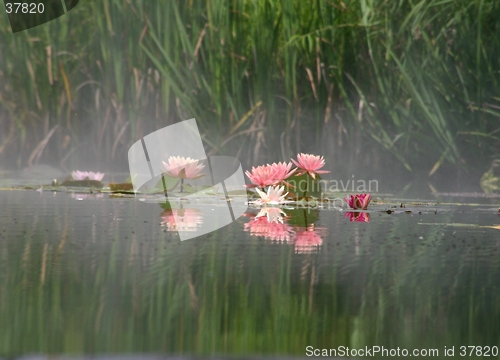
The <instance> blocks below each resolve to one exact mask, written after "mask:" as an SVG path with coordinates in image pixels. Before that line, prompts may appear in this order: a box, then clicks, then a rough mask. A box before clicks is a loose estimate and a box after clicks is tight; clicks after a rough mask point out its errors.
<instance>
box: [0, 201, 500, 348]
mask: <svg viewBox="0 0 500 360" xmlns="http://www.w3.org/2000/svg"><path fill="white" fill-rule="evenodd" d="M9 193H10V192H9ZM0 196H6V195H5V194H0ZM58 196H59V195H58ZM26 199H29V197H28V196H27V197H26ZM105 204H106V203H104V202H101V203H100V204H97V205H95V206H96V208H95V211H93V213H94V214H96V215H97V216H105V215H107V213H108V212H109V210H112V211H113V216H115V217H120V218H124V221H123V222H113V223H109V224H106V223H104V224H103V223H102V222H101V223H100V224H99V226H97V227H96V228H97V229H96V230H97V231H96V232H94V233H93V232H92V229H87V227H78V226H77V227H75V226H76V225H77V223H75V221H76V220H77V219H79V217H78V214H79V212H76V213H75V211H76V210H75V208H74V207H72V206H69V205H67V204H66V203H65V202H64V201H63V202H60V203H56V205H54V207H53V208H51V209H52V210H53V211H52V212H51V219H52V221H51V222H50V223H48V222H47V221H46V217H44V216H43V213H42V214H40V215H34V216H33V213H29V215H30V216H32V217H31V218H26V217H24V215H23V211H25V210H22V209H21V208H19V207H11V208H7V210H6V211H7V213H6V215H5V216H4V217H3V218H2V219H7V217H8V218H9V219H14V218H15V219H16V221H17V223H15V222H14V223H12V222H10V220H9V228H8V232H7V234H6V235H4V234H2V233H0V234H2V235H3V236H6V237H7V241H6V240H5V239H3V238H2V242H0V258H1V259H2V262H1V263H0V267H1V274H2V276H0V288H1V289H2V291H1V295H0V338H1V339H4V342H3V343H2V345H1V346H0V353H3V354H13V353H20V352H31V351H40V352H72V353H77V352H83V351H86V352H104V351H115V352H122V351H130V352H140V351H168V352H187V353H200V354H208V353H213V352H217V353H225V352H228V353H269V352H271V353H274V352H278V353H293V354H297V355H303V354H304V351H305V346H307V345H313V346H315V347H327V348H331V347H336V346H340V345H345V346H351V347H352V346H364V345H373V344H377V345H386V346H388V345H394V346H400V347H403V346H407V347H410V348H416V347H422V346H438V345H442V344H444V343H446V342H447V341H449V342H450V344H457V345H460V344H464V343H466V342H467V341H469V342H470V343H474V344H480V343H484V344H486V342H487V341H490V340H491V341H493V340H495V339H496V337H498V335H499V334H500V333H499V326H500V324H499V323H498V321H499V320H498V319H499V318H500V316H499V315H500V314H499V310H500V309H499V307H498V304H499V303H500V302H499V300H500V299H499V291H498V287H497V279H498V276H499V275H500V273H499V268H498V265H495V264H494V263H492V262H487V263H486V262H485V263H482V262H481V261H480V259H481V257H480V256H479V253H478V252H477V250H475V247H474V248H471V247H469V246H467V245H469V244H474V246H487V245H488V242H487V241H488V240H486V238H479V239H477V241H476V242H474V240H473V239H467V238H466V236H467V232H464V233H463V237H464V239H467V243H465V244H464V245H462V246H459V247H457V249H455V250H449V251H446V250H445V249H444V248H446V247H450V248H452V245H453V244H455V245H459V244H460V243H461V239H460V238H458V239H454V238H453V237H451V236H447V237H446V238H445V240H443V236H442V235H441V232H442V231H443V228H437V227H422V228H421V227H417V230H418V231H419V233H421V234H423V237H424V239H418V236H416V235H415V236H412V235H414V234H415V231H416V230H415V228H410V227H409V226H408V225H409V224H413V223H412V222H410V221H409V220H408V219H411V218H410V217H409V216H406V215H401V216H400V217H394V216H392V217H391V216H385V218H382V220H378V221H377V220H376V219H375V220H374V221H372V223H370V224H361V225H360V224H354V223H349V222H346V221H344V219H342V217H341V214H338V215H337V213H334V214H333V215H328V214H325V213H320V216H322V217H324V216H326V217H327V218H328V219H330V220H329V221H331V224H330V223H329V224H330V225H331V227H330V228H331V230H330V233H331V234H332V236H331V237H330V238H328V239H325V242H324V245H323V247H322V251H321V252H320V253H319V254H302V255H297V254H294V250H293V246H287V245H286V244H285V245H269V244H267V243H265V242H263V241H262V240H261V239H255V238H251V237H247V234H246V233H243V232H242V230H241V229H240V227H241V223H237V224H234V226H231V227H228V228H225V229H221V230H219V231H217V232H215V233H213V234H211V235H210V236H208V237H204V238H201V239H192V240H189V241H187V242H183V243H178V240H177V239H175V238H173V237H172V236H171V234H169V233H163V232H161V230H159V227H158V224H156V223H155V221H156V220H151V219H150V222H151V224H150V223H148V224H145V223H143V220H142V219H143V218H144V214H143V216H139V215H138V214H139V213H140V212H139V210H140V209H146V208H145V207H138V206H142V205H141V204H137V202H131V201H130V202H126V203H119V202H115V203H113V204H114V205H113V206H105ZM108 204H109V203H108ZM157 210H158V211H160V209H157ZM80 211H82V212H81V214H83V213H84V212H83V209H81V210H80ZM327 215H328V216H327ZM73 216H76V217H73ZM442 216H444V217H445V219H443V220H445V221H448V222H451V221H452V220H453V214H452V213H448V214H444V215H442ZM80 219H81V221H84V219H85V218H84V217H82V218H80ZM130 219H136V220H137V221H136V222H137V223H141V224H144V225H141V226H137V227H135V226H134V228H133V229H134V230H133V231H135V233H132V232H131V229H132V227H131V226H129V224H127V222H128V223H130V221H129V220H130ZM2 221H6V220H2ZM134 221H135V220H134ZM88 223H89V224H90V226H89V227H91V226H93V224H92V222H88ZM389 223H391V224H392V226H391V227H390V231H389V228H388V224H389ZM27 225H29V226H27ZM1 228H3V226H2V227H1ZM46 229H48V230H49V231H45V230H46ZM81 229H86V231H87V230H88V232H81ZM447 234H448V235H449V234H450V232H448V233H447ZM14 235H16V236H17V235H20V236H19V237H17V238H16V237H15V236H14ZM337 243H339V245H336V244H337ZM356 246H357V247H358V248H359V250H358V255H353V254H354V253H355V251H356V250H355V247H356ZM496 253H497V254H498V251H497V252H496Z"/></svg>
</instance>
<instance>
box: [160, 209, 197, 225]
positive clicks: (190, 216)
mask: <svg viewBox="0 0 500 360" xmlns="http://www.w3.org/2000/svg"><path fill="white" fill-rule="evenodd" d="M161 220H162V221H161V224H162V225H165V226H167V230H168V231H196V230H197V229H198V225H200V224H202V223H203V214H202V213H201V212H200V211H198V210H196V209H189V208H186V209H171V210H165V211H164V212H163V213H162V214H161Z"/></svg>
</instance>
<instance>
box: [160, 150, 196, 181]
mask: <svg viewBox="0 0 500 360" xmlns="http://www.w3.org/2000/svg"><path fill="white" fill-rule="evenodd" d="M162 162H163V166H164V167H165V171H164V170H162V172H163V173H164V174H166V175H168V176H172V177H176V178H181V179H189V180H193V179H198V178H200V177H202V176H204V175H205V174H200V172H201V171H202V170H203V168H204V167H205V165H204V164H201V163H199V160H194V159H191V158H189V157H188V158H185V157H183V156H170V157H169V158H168V162H165V161H162Z"/></svg>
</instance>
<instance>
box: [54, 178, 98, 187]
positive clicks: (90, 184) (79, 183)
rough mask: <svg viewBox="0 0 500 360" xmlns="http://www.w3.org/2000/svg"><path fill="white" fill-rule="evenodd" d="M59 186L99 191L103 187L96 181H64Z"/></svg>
mask: <svg viewBox="0 0 500 360" xmlns="http://www.w3.org/2000/svg"><path fill="white" fill-rule="evenodd" d="M61 186H67V187H89V188H96V189H101V188H102V187H103V186H104V185H103V183H102V182H100V181H97V180H89V179H85V180H66V181H64V182H63V183H62V184H61Z"/></svg>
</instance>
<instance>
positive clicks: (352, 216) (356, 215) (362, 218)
mask: <svg viewBox="0 0 500 360" xmlns="http://www.w3.org/2000/svg"><path fill="white" fill-rule="evenodd" d="M344 217H345V218H349V220H350V221H356V222H370V220H371V217H370V214H368V213H366V212H360V211H348V212H346V213H345V215H344Z"/></svg>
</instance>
